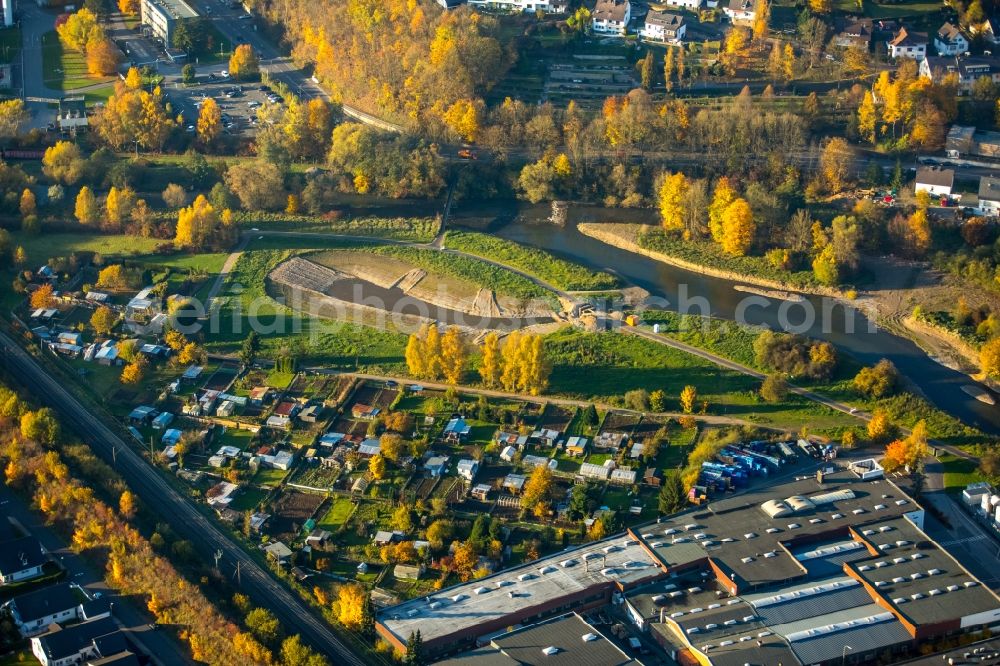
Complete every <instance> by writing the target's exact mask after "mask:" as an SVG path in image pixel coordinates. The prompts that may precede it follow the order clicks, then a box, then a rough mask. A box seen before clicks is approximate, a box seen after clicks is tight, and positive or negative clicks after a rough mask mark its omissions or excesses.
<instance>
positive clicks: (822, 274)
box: [812, 245, 840, 286]
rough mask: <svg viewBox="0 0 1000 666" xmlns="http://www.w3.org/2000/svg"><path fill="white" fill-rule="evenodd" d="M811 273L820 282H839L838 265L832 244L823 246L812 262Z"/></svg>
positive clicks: (831, 283) (831, 284)
mask: <svg viewBox="0 0 1000 666" xmlns="http://www.w3.org/2000/svg"><path fill="white" fill-rule="evenodd" d="M812 269H813V275H815V276H816V281H817V282H819V283H820V284H825V285H829V286H833V285H837V284H840V267H839V266H838V264H837V257H836V255H835V254H834V251H833V246H832V245H827V246H825V247H824V248H823V249H822V250H821V251H820V252H819V254H817V255H816V258H815V259H813V262H812Z"/></svg>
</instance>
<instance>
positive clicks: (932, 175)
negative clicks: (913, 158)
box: [913, 166, 955, 196]
mask: <svg viewBox="0 0 1000 666" xmlns="http://www.w3.org/2000/svg"><path fill="white" fill-rule="evenodd" d="M954 184H955V170H954V169H942V168H941V167H937V166H922V167H920V168H918V169H917V179H916V184H915V185H914V188H913V191H914V193H916V192H927V193H928V194H936V195H938V196H950V195H951V188H952V186H953V185H954Z"/></svg>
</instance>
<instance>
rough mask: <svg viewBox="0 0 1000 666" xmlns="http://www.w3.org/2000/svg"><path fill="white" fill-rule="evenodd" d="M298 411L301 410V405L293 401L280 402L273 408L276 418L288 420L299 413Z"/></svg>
mask: <svg viewBox="0 0 1000 666" xmlns="http://www.w3.org/2000/svg"><path fill="white" fill-rule="evenodd" d="M300 409H302V405H300V404H299V403H298V402H296V401H295V400H282V401H281V402H279V403H278V404H277V406H276V407H275V408H274V412H273V413H274V414H275V415H277V416H285V417H287V418H289V419H293V418H295V416H296V415H297V414H298V413H299V410H300Z"/></svg>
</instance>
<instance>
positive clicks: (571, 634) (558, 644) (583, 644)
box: [491, 613, 637, 666]
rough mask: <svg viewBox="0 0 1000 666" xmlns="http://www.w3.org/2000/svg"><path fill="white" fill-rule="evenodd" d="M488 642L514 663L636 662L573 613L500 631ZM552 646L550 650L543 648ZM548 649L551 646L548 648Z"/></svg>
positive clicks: (601, 665)
mask: <svg viewBox="0 0 1000 666" xmlns="http://www.w3.org/2000/svg"><path fill="white" fill-rule="evenodd" d="M491 645H493V646H494V647H496V648H497V649H499V650H500V651H501V652H502V653H503V654H505V655H507V656H509V657H510V658H511V659H513V660H514V662H515V663H517V664H524V665H525V666H531V665H532V664H545V665H546V666H549V665H551V666H624V665H626V664H636V663H637V662H636V661H635V660H633V659H632V658H631V657H629V656H628V655H627V654H625V653H624V652H622V651H621V649H619V648H618V646H617V645H615V644H614V643H612V642H611V641H610V640H608V638H607V637H606V636H604V635H603V634H602V633H601V632H599V631H598V630H597V629H595V628H594V627H593V626H591V625H590V624H589V623H587V622H585V621H584V620H583V618H581V617H580V616H579V615H577V614H576V613H571V614H569V615H563V616H562V617H558V618H556V619H554V620H549V621H547V622H540V623H539V624H534V625H531V626H528V627H524V628H523V629H515V630H514V631H511V632H509V633H506V634H501V635H500V636H497V637H495V638H494V639H493V640H492V641H491ZM549 648H555V649H556V650H557V651H556V652H554V653H553V654H548V655H547V654H545V652H543V650H546V649H549ZM550 651H551V650H550Z"/></svg>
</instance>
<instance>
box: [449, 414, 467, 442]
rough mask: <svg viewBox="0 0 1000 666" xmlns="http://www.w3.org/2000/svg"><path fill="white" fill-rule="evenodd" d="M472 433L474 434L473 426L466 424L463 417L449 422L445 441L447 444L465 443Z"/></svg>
mask: <svg viewBox="0 0 1000 666" xmlns="http://www.w3.org/2000/svg"><path fill="white" fill-rule="evenodd" d="M470 432H472V426H470V425H469V424H468V423H466V422H465V419H463V418H462V417H456V418H453V419H451V420H450V421H448V425H446V426H445V427H444V439H445V441H446V442H451V443H453V444H458V443H460V442H464V441H465V438H466V437H468V436H469V433H470Z"/></svg>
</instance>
